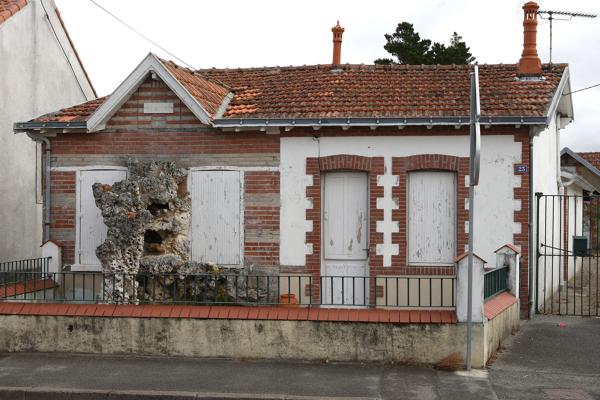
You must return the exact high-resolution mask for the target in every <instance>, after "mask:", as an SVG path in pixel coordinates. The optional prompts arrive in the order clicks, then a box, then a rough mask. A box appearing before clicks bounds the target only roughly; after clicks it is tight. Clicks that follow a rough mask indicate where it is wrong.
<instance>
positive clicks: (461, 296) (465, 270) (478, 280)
mask: <svg viewBox="0 0 600 400" xmlns="http://www.w3.org/2000/svg"><path fill="white" fill-rule="evenodd" d="M468 255H469V253H463V254H461V255H460V256H458V257H456V259H455V260H454V262H455V263H456V318H457V319H458V322H466V321H467V312H468V310H469V306H468V299H467V296H468V274H469V262H468V261H469V257H468ZM484 265H485V261H484V260H483V259H482V258H480V257H479V256H477V254H474V253H473V303H472V312H473V314H472V315H473V322H475V323H478V322H479V323H481V322H483V303H484V284H483V283H484Z"/></svg>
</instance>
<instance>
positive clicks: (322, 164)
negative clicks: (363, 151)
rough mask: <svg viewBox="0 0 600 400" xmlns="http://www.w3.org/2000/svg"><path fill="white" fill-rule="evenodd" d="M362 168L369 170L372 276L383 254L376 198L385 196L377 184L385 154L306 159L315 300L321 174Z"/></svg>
mask: <svg viewBox="0 0 600 400" xmlns="http://www.w3.org/2000/svg"><path fill="white" fill-rule="evenodd" d="M336 170H344V171H362V172H367V173H368V174H369V206H368V207H369V253H370V257H369V269H370V274H371V276H374V275H376V274H377V273H378V271H380V269H381V268H382V265H383V258H382V256H379V255H377V252H376V245H377V243H381V242H382V241H383V236H382V234H381V233H379V232H377V221H380V220H382V219H383V210H380V209H378V208H377V198H378V197H382V196H383V188H382V187H380V186H377V175H383V173H384V161H383V157H361V156H355V155H348V154H343V155H336V156H328V157H320V158H307V159H306V174H307V175H312V179H313V182H312V183H313V184H312V186H307V187H306V196H307V197H308V198H310V199H311V202H312V205H313V206H312V208H310V209H307V210H306V219H307V220H308V221H312V227H313V228H312V231H311V232H307V233H306V243H307V244H309V246H311V247H312V253H311V254H308V255H307V256H306V270H307V271H308V272H309V273H310V274H311V275H312V277H313V287H312V290H311V295H312V297H313V301H315V302H319V301H320V296H321V294H320V292H319V289H320V288H319V285H317V283H318V282H319V281H320V280H319V277H320V276H321V215H322V213H321V174H322V173H324V172H327V171H336ZM373 285H374V282H373V281H371V286H372V287H371V298H374V297H373V296H374V289H375V288H374V286H373Z"/></svg>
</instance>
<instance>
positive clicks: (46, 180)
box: [27, 132, 52, 243]
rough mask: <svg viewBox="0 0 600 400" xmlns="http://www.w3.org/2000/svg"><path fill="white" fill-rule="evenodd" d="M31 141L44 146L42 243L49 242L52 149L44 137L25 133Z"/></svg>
mask: <svg viewBox="0 0 600 400" xmlns="http://www.w3.org/2000/svg"><path fill="white" fill-rule="evenodd" d="M27 136H29V138H30V139H31V140H33V141H34V142H37V143H43V144H44V146H45V149H44V152H45V153H46V154H45V155H44V233H43V243H46V242H47V241H48V240H50V155H51V154H52V148H51V145H50V140H48V138H47V137H45V136H36V135H34V134H32V133H29V132H28V133H27Z"/></svg>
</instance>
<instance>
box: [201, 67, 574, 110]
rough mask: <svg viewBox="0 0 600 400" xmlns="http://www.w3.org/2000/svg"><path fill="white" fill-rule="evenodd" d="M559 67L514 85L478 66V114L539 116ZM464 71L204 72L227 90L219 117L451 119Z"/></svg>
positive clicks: (507, 74) (461, 104)
mask: <svg viewBox="0 0 600 400" xmlns="http://www.w3.org/2000/svg"><path fill="white" fill-rule="evenodd" d="M564 69H565V65H564V64H563V65H555V66H554V68H553V69H550V68H549V67H548V66H546V67H545V69H544V77H545V79H544V80H540V81H521V80H518V79H517V68H516V66H515V65H502V64H500V65H480V67H479V71H480V85H481V111H482V115H485V116H544V115H545V113H546V111H547V109H548V107H549V105H550V102H551V99H552V96H553V94H554V92H555V90H556V88H557V86H558V83H559V81H560V79H561V77H562V73H563V72H564ZM470 71H471V67H470V66H468V65H461V66H453V65H448V66H435V65H431V66H429V65H428V66H421V65H392V66H380V65H344V66H341V67H340V68H339V69H336V70H332V69H331V66H330V65H317V66H303V67H274V68H248V69H208V70H201V71H200V72H202V73H203V74H205V75H206V76H209V77H213V78H216V79H218V80H219V81H221V82H224V83H225V84H227V85H229V86H230V87H232V88H233V90H234V92H235V96H234V98H233V99H232V101H231V102H230V103H229V107H228V108H227V111H226V113H225V114H224V117H225V118H316V117H330V118H331V117H341V118H346V117H404V118H412V117H458V116H466V115H468V114H469V85H470V78H469V73H470Z"/></svg>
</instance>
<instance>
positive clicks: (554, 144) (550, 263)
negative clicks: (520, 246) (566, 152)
mask: <svg viewBox="0 0 600 400" xmlns="http://www.w3.org/2000/svg"><path fill="white" fill-rule="evenodd" d="M532 147H533V149H532V157H531V168H532V171H531V172H532V189H533V190H532V199H531V210H532V225H531V227H532V228H531V229H532V230H531V237H532V239H533V240H532V242H531V243H530V252H529V254H530V255H531V257H530V261H529V262H530V265H532V266H533V277H534V279H533V280H532V282H530V290H531V291H533V292H535V291H537V292H538V299H539V300H540V303H541V301H542V299H543V298H544V296H545V297H550V296H551V290H550V288H551V287H554V288H557V289H558V285H559V282H558V280H559V277H560V275H561V269H562V268H561V265H562V263H561V262H559V261H560V260H561V259H562V258H561V257H560V254H561V251H560V249H563V248H565V246H568V243H564V241H563V239H562V235H561V233H563V232H564V230H563V229H562V228H561V225H562V224H563V218H562V215H561V211H562V209H563V207H562V205H561V199H559V198H542V200H540V205H539V215H538V214H537V213H538V205H537V199H536V197H535V193H538V192H539V193H543V194H545V195H557V194H562V193H563V189H562V188H561V187H560V186H559V180H560V130H559V127H558V125H557V123H556V118H553V119H552V120H551V121H550V124H549V125H548V127H547V128H546V129H544V130H543V131H541V132H540V133H538V134H537V135H535V136H534V137H533V140H532ZM565 194H566V193H565ZM553 203H554V204H553ZM553 206H554V210H555V213H554V214H555V215H554V217H553V216H552V212H551V211H552V207H553ZM546 209H547V211H546ZM553 218H554V224H552V219H553ZM538 221H539V241H538V237H537V236H536V235H537V234H538V226H537V224H538ZM541 243H544V244H546V245H549V246H551V247H544V248H540V251H541V254H549V255H550V256H548V257H540V259H539V260H536V254H537V246H538V244H540V245H541ZM552 247H555V248H552ZM536 261H537V262H538V263H539V265H537V266H536ZM546 264H547V265H546ZM523 267H526V266H523ZM536 274H537V277H536ZM530 276H532V275H530ZM536 282H539V283H540V287H538V288H536V287H535V285H536ZM542 282H545V285H543V284H542ZM544 287H545V288H546V289H547V291H546V292H544Z"/></svg>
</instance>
